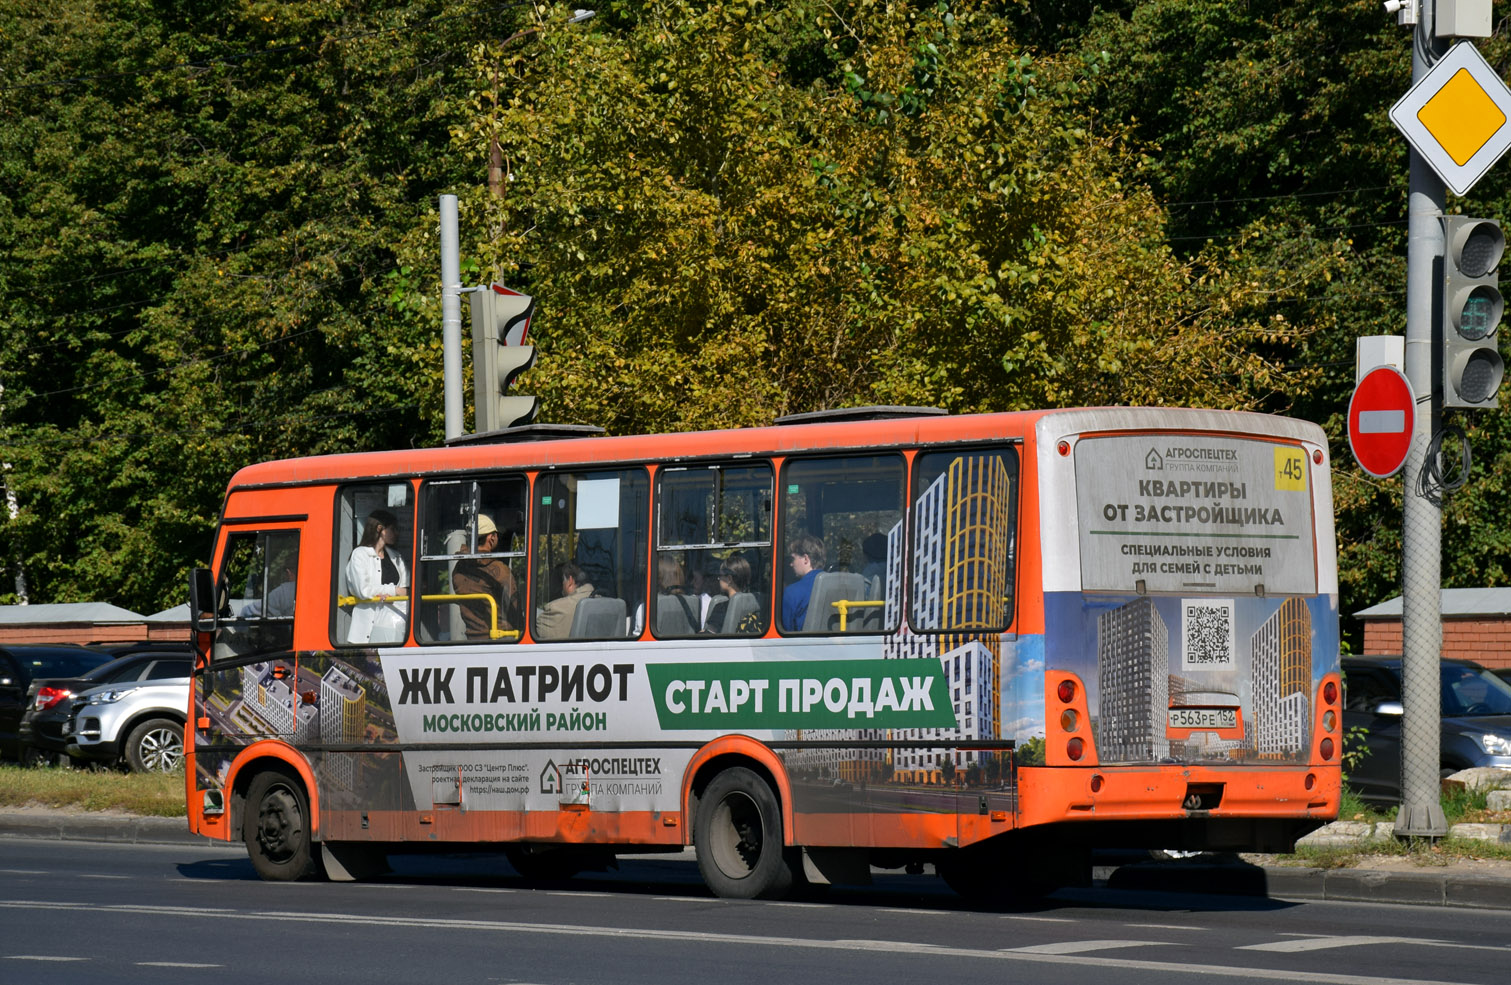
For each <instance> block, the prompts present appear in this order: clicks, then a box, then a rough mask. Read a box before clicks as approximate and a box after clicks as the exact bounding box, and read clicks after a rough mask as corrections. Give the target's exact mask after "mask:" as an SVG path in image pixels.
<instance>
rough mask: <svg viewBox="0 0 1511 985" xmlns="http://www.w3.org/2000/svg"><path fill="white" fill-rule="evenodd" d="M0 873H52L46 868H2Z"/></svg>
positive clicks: (14, 874)
mask: <svg viewBox="0 0 1511 985" xmlns="http://www.w3.org/2000/svg"><path fill="white" fill-rule="evenodd" d="M0 873H4V874H5V875H8V876H45V875H51V873H50V872H49V871H48V870H46V869H0Z"/></svg>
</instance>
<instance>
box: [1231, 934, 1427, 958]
mask: <svg viewBox="0 0 1511 985" xmlns="http://www.w3.org/2000/svg"><path fill="white" fill-rule="evenodd" d="M1447 943H1449V942H1448V941H1433V940H1422V939H1421V938H1417V937H1364V936H1356V937H1308V938H1305V939H1303V940H1299V941H1271V942H1270V943H1268V944H1243V945H1240V946H1239V947H1236V948H1234V950H1235V951H1279V952H1281V953H1284V954H1297V953H1300V952H1302V951H1325V950H1328V949H1329V948H1334V947H1362V946H1364V945H1367V944H1447ZM1454 946H1455V947H1456V946H1457V945H1454Z"/></svg>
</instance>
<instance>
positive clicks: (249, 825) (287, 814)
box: [242, 771, 315, 882]
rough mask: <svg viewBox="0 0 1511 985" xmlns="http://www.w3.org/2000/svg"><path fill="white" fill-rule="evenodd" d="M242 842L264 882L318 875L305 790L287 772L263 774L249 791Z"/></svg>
mask: <svg viewBox="0 0 1511 985" xmlns="http://www.w3.org/2000/svg"><path fill="white" fill-rule="evenodd" d="M242 840H243V841H245V842H246V846H247V855H249V856H250V857H251V859H252V868H254V869H256V870H257V874H258V875H259V876H261V877H262V878H264V879H267V880H270V881H272V882H289V881H293V880H296V879H306V878H309V877H310V876H312V875H314V873H315V857H314V843H313V842H312V841H311V839H310V809H309V799H308V798H307V797H306V796H305V793H304V787H303V786H301V785H300V784H299V783H298V781H296V780H294V779H292V778H290V777H289V776H288V775H286V774H284V773H277V772H272V771H269V772H266V773H259V774H258V775H257V777H256V778H255V779H253V780H252V785H251V787H249V788H248V789H247V812H246V819H245V821H244V822H243V823H242Z"/></svg>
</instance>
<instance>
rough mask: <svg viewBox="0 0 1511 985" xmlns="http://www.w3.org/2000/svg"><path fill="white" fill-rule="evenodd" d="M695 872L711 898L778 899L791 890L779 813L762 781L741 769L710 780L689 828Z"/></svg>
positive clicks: (791, 875)
mask: <svg viewBox="0 0 1511 985" xmlns="http://www.w3.org/2000/svg"><path fill="white" fill-rule="evenodd" d="M693 841H694V843H695V845H696V847H697V852H698V872H699V873H700V874H701V875H702V876H703V882H704V883H705V884H706V885H707V886H708V888H709V889H711V890H713V892H714V895H715V896H721V897H724V898H725V899H781V898H782V897H784V896H786V895H787V894H788V892H790V891H791V889H792V883H793V874H792V866H791V864H790V860H789V857H788V854H787V852H786V851H785V850H784V848H783V845H782V811H781V805H780V804H778V803H777V798H776V794H774V793H773V792H772V790H771V787H770V786H768V785H767V783H766V781H765V780H764V779H762V778H761V777H760V776H758V775H757V774H756V773H754V772H752V771H751V770H748V769H746V768H744V767H742V766H736V767H732V768H730V769H727V770H724V771H723V772H722V773H720V774H718V775H717V776H715V777H714V778H713V780H712V781H711V782H710V783H709V784H708V789H706V790H705V791H704V792H703V796H702V797H701V798H700V799H699V801H698V814H697V817H696V818H695V820H694V822H693Z"/></svg>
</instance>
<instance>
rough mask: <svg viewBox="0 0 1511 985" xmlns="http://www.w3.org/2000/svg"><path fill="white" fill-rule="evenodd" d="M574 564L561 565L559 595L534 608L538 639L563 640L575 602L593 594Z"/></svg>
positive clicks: (569, 629)
mask: <svg viewBox="0 0 1511 985" xmlns="http://www.w3.org/2000/svg"><path fill="white" fill-rule="evenodd" d="M586 577H587V576H586V575H585V574H583V571H582V569H581V568H579V567H578V566H577V565H576V564H574V563H572V562H571V561H568V562H567V563H566V564H564V565H562V566H561V597H560V598H556V599H552V600H551V601H549V602H547V603H546V604H545V605H544V606H542V607H541V608H539V609H536V610H535V638H536V639H538V640H564V639H566V638H567V633H568V632H570V631H571V629H572V613H574V612H576V611H577V603H578V602H581V601H582V600H583V599H585V598H587V597H588V596H589V595H592V594H593V584H592V582H589V581H586V580H585V579H586Z"/></svg>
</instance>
